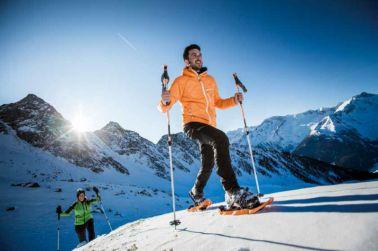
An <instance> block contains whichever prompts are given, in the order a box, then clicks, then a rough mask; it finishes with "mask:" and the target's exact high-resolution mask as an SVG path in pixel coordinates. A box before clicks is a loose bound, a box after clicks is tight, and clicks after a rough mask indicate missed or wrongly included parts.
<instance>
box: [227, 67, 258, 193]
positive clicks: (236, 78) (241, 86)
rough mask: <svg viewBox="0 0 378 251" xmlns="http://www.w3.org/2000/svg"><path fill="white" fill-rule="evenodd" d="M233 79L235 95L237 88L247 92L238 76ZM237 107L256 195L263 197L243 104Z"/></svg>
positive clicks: (234, 75)
mask: <svg viewBox="0 0 378 251" xmlns="http://www.w3.org/2000/svg"><path fill="white" fill-rule="evenodd" d="M233 77H234V79H235V88H236V92H237V93H240V91H239V87H240V88H241V89H242V90H243V92H244V93H245V92H247V88H245V86H244V85H243V84H242V82H241V81H240V80H239V78H238V76H237V75H236V73H234V74H233ZM239 105H240V110H241V113H242V117H243V123H244V131H245V134H246V137H247V142H248V148H249V155H250V157H251V163H252V168H253V172H254V176H255V182H256V188H257V195H258V196H259V197H263V196H264V194H262V193H260V186H259V181H258V179H257V172H256V167H255V160H254V158H253V151H252V144H251V139H250V136H249V129H248V126H247V120H246V116H245V112H244V107H243V102H242V101H239Z"/></svg>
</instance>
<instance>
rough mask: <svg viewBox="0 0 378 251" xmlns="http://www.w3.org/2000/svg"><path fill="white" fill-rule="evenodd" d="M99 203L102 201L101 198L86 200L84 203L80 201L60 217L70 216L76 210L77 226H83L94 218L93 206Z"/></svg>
mask: <svg viewBox="0 0 378 251" xmlns="http://www.w3.org/2000/svg"><path fill="white" fill-rule="evenodd" d="M99 201H100V197H96V198H95V199H90V200H88V199H87V198H85V200H84V201H83V202H80V201H79V200H77V201H75V202H74V203H72V205H71V206H70V207H69V208H68V209H67V210H66V211H64V212H63V213H61V214H60V216H70V214H71V212H72V210H74V211H75V225H83V224H85V223H86V222H87V221H88V220H90V219H92V218H93V216H92V214H91V205H92V204H93V203H97V202H99Z"/></svg>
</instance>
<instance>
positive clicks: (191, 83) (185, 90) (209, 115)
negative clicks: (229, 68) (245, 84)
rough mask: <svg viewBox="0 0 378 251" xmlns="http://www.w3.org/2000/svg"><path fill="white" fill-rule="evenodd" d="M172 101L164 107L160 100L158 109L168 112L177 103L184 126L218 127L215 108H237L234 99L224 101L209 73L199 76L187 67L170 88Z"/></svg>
mask: <svg viewBox="0 0 378 251" xmlns="http://www.w3.org/2000/svg"><path fill="white" fill-rule="evenodd" d="M169 92H170V94H171V101H170V103H169V104H168V105H164V104H163V102H162V101H161V100H160V102H159V105H158V109H159V110H160V111H161V112H164V113H165V112H167V111H168V110H169V109H170V108H171V107H172V106H173V105H174V104H175V103H176V102H177V101H179V102H180V104H181V107H182V122H183V125H185V124H187V123H189V122H201V123H205V124H208V125H211V126H214V127H216V113H215V108H219V109H226V108H230V107H233V106H236V105H237V103H235V99H234V97H230V98H227V99H222V98H221V97H220V96H219V93H218V87H217V84H216V82H215V79H214V78H213V77H212V76H210V75H208V74H207V71H205V72H202V73H201V74H198V73H197V72H196V71H194V70H193V69H192V68H190V67H185V68H184V69H183V71H182V75H181V76H179V77H177V78H176V79H175V80H174V81H173V83H172V85H171V87H170V88H169Z"/></svg>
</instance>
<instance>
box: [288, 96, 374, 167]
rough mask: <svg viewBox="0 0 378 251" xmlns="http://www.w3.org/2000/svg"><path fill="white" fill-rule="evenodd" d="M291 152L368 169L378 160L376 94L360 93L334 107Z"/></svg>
mask: <svg viewBox="0 0 378 251" xmlns="http://www.w3.org/2000/svg"><path fill="white" fill-rule="evenodd" d="M295 154H297V155H301V156H307V157H311V158H315V159H319V160H322V161H326V162H328V163H335V164H336V165H339V166H344V167H349V168H356V169H360V170H370V169H372V168H374V166H375V165H376V164H377V163H378V95H374V94H368V93H361V94H360V95H357V96H354V97H353V98H351V99H348V100H347V101H345V102H343V103H342V104H340V105H338V106H337V107H336V110H335V112H334V113H332V114H330V115H328V116H326V117H324V118H323V119H322V121H321V122H319V123H318V124H317V125H316V126H315V127H314V128H313V129H312V131H311V132H310V134H309V135H308V136H307V137H306V138H305V139H304V140H303V141H302V142H301V143H300V144H299V145H298V146H297V148H296V150H295Z"/></svg>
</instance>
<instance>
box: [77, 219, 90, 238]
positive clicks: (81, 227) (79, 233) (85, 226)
mask: <svg viewBox="0 0 378 251" xmlns="http://www.w3.org/2000/svg"><path fill="white" fill-rule="evenodd" d="M85 230H87V231H88V241H91V240H93V239H94V238H95V231H94V222H93V218H92V219H89V220H88V221H87V222H85V223H84V224H82V225H75V231H76V234H77V237H78V238H79V242H83V241H86V240H87V238H86V237H85Z"/></svg>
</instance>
